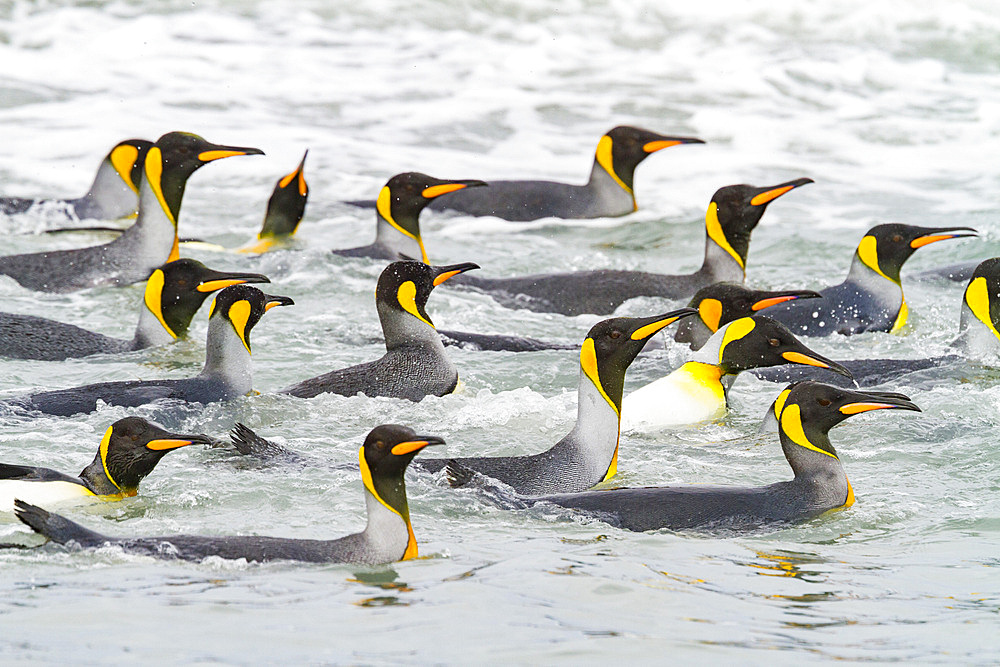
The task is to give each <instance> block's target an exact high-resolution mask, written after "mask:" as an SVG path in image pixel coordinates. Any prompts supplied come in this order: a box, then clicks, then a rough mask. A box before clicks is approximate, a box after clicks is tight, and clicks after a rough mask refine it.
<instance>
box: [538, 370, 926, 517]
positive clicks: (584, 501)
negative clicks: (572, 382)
mask: <svg viewBox="0 0 1000 667" xmlns="http://www.w3.org/2000/svg"><path fill="white" fill-rule="evenodd" d="M872 410H913V411H916V412H919V411H920V408H918V407H917V406H916V405H914V404H913V403H911V402H910V401H909V400H908V399H907V398H906V397H905V396H903V395H902V394H886V393H881V392H867V391H853V390H850V389H844V388H841V387H834V386H832V385H828V384H821V383H819V382H803V383H800V384H797V385H795V386H794V387H793V388H792V390H791V391H790V392H789V394H788V398H787V400H786V402H785V406H784V409H783V410H782V411H781V430H780V431H779V438H780V440H781V448H782V450H783V451H784V453H785V458H786V459H787V460H788V464H789V465H790V466H791V467H792V472H794V474H795V476H794V478H793V479H791V480H789V481H787V482H777V483H774V484H769V485H767V486H760V487H738V486H700V485H684V486H668V487H657V486H651V487H645V488H620V489H609V490H606V491H585V492H583V493H566V494H559V495H547V496H541V497H537V498H529V499H523V500H524V502H526V503H530V504H535V503H539V502H544V503H550V504H553V505H559V506H562V507H566V508H568V509H571V510H573V511H574V512H576V513H579V514H584V515H587V516H591V517H593V518H595V519H600V520H601V521H606V522H608V523H610V524H611V525H614V526H617V527H619V528H624V529H627V530H635V531H643V530H661V529H667V530H716V531H723V532H727V533H728V532H748V531H753V530H759V529H762V528H766V527H778V526H782V525H787V524H792V523H798V522H801V521H806V520H808V519H812V518H813V517H816V516H819V515H821V514H823V513H824V512H828V511H829V510H833V509H838V508H847V507H850V506H851V505H853V504H854V490H853V489H852V488H851V483H850V482H849V481H848V480H847V475H846V474H845V472H844V467H843V465H842V464H841V462H840V459H839V458H838V456H837V450H835V449H834V447H833V444H832V443H831V442H830V437H829V432H830V429H831V428H833V427H834V426H836V425H837V424H839V423H840V422H842V421H844V420H845V419H847V418H848V417H851V416H852V415H857V414H861V413H862V412H869V411H872Z"/></svg>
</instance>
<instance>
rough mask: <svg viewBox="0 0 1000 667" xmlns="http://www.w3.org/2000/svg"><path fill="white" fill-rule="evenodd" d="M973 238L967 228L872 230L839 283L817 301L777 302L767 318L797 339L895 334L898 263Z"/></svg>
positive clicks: (899, 302) (899, 317)
mask: <svg viewBox="0 0 1000 667" xmlns="http://www.w3.org/2000/svg"><path fill="white" fill-rule="evenodd" d="M975 235H976V230H974V229H972V228H971V227H917V226H915V225H901V224H889V225H876V226H875V227H872V228H871V229H869V230H868V232H867V233H866V234H865V236H864V238H863V239H861V243H859V244H858V249H857V251H855V253H854V260H853V261H852V262H851V270H850V272H849V273H848V274H847V278H846V279H845V280H844V282H842V283H840V284H839V285H834V286H832V287H827V288H825V289H822V290H819V293H820V294H821V295H822V298H820V299H811V300H809V301H790V302H788V303H783V304H781V305H778V306H775V307H773V308H771V309H770V310H768V315H769V316H770V317H772V318H774V319H775V320H777V321H779V322H781V323H782V324H784V325H785V326H787V327H788V328H789V329H791V330H792V332H793V333H795V334H796V335H798V336H829V335H830V334H834V333H841V334H845V335H849V334H856V333H862V332H865V331H897V330H898V329H900V328H901V327H902V326H903V325H904V324H906V317H907V314H908V312H909V308H908V307H907V305H906V299H905V298H904V297H903V285H902V283H901V282H900V277H899V271H900V269H901V268H903V263H904V262H906V260H907V259H909V258H910V255H912V254H913V253H914V252H916V250H917V248H922V247H923V246H925V245H928V244H930V243H935V242H937V241H944V240H946V239H954V238H964V237H967V236H975Z"/></svg>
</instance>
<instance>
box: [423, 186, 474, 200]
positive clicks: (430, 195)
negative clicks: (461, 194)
mask: <svg viewBox="0 0 1000 667" xmlns="http://www.w3.org/2000/svg"><path fill="white" fill-rule="evenodd" d="M464 187H465V183H444V184H443V185H432V186H430V187H429V188H424V191H423V192H421V193H420V194H421V195H423V197H424V198H425V199H434V198H435V197H440V196H441V195H446V194H448V193H449V192H454V191H455V190H461V189H462V188H464Z"/></svg>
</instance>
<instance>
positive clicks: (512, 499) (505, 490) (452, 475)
mask: <svg viewBox="0 0 1000 667" xmlns="http://www.w3.org/2000/svg"><path fill="white" fill-rule="evenodd" d="M444 471H445V476H446V477H447V478H448V484H450V485H451V487H452V488H474V489H476V490H477V491H480V492H481V493H482V494H483V495H484V496H485V497H486V498H487V499H488V500H490V501H491V502H492V503H493V504H495V505H496V506H497V507H499V508H500V509H506V510H521V509H527V508H529V507H531V505H532V504H533V503H530V502H528V501H527V500H526V499H525V498H524V497H523V496H521V495H519V494H518V493H517V491H515V490H514V489H512V488H511V487H509V486H507V485H506V484H504V483H503V482H501V481H498V480H495V479H493V478H492V477H487V476H486V475H484V474H482V473H480V472H476V471H475V470H472V469H471V468H467V467H465V466H464V465H462V464H461V463H459V462H458V461H454V460H451V461H448V462H447V463H446V464H445V466H444Z"/></svg>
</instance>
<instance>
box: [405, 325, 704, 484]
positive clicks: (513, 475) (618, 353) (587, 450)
mask: <svg viewBox="0 0 1000 667" xmlns="http://www.w3.org/2000/svg"><path fill="white" fill-rule="evenodd" d="M694 314H695V311H694V310H693V309H691V308H682V309H680V310H674V311H671V312H669V313H665V314H663V315H657V316H655V317H643V318H639V317H617V318H613V319H610V320H604V321H602V322H598V323H597V324H595V325H594V326H593V327H592V328H591V329H590V332H589V333H588V334H587V338H586V339H585V340H584V342H583V345H582V346H581V348H580V380H579V388H578V390H577V394H578V397H579V398H578V407H577V419H576V424H575V425H574V426H573V429H572V430H571V431H570V432H569V433H568V434H566V436H565V437H563V438H562V439H561V440H560V441H559V442H557V443H556V444H555V445H554V446H553V447H551V448H550V449H548V450H546V451H544V452H541V453H539V454H532V455H527V456H498V457H475V458H450V459H424V460H421V461H420V462H419V464H418V465H419V467H420V468H423V469H426V470H429V471H431V472H436V471H438V470H441V469H442V468H444V467H446V466H447V465H450V464H457V465H460V466H462V467H463V468H467V469H469V470H473V471H475V472H479V473H481V474H483V475H486V476H487V477H491V478H493V479H496V480H499V481H501V482H503V483H504V484H507V485H509V486H511V487H513V488H514V490H515V491H517V492H518V493H526V494H539V493H561V492H571V491H582V490H584V489H589V488H590V487H592V486H594V485H595V484H599V483H600V482H602V481H605V480H607V479H610V478H611V477H613V476H614V475H615V473H616V472H617V470H618V446H619V440H620V427H619V425H620V422H621V405H622V388H623V387H624V384H625V371H626V370H627V369H628V367H629V365H630V364H631V363H632V361H633V360H634V359H635V357H636V355H637V354H639V352H640V351H641V350H642V348H643V346H644V345H645V344H646V341H647V340H649V338H650V337H651V336H653V335H654V334H656V333H657V332H658V331H660V330H662V329H663V328H664V327H666V326H668V325H670V324H672V323H674V322H676V321H677V320H679V319H681V318H684V317H690V316H692V315H694Z"/></svg>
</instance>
